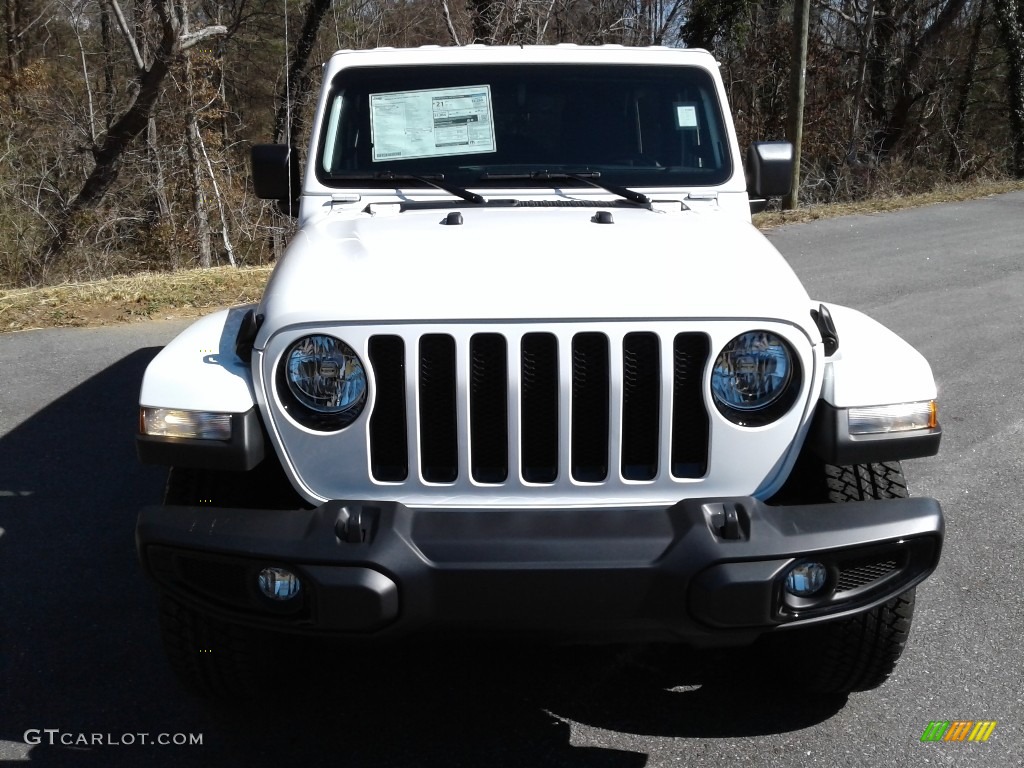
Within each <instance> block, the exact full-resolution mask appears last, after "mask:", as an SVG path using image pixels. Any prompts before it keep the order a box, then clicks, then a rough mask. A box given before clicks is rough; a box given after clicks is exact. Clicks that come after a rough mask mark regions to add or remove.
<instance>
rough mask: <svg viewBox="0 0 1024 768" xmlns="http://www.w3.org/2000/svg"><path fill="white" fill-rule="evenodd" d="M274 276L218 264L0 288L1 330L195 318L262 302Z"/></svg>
mask: <svg viewBox="0 0 1024 768" xmlns="http://www.w3.org/2000/svg"><path fill="white" fill-rule="evenodd" d="M269 275H270V267H253V268H242V269H235V268H233V267H217V268H214V269H196V270H185V271H181V272H163V273H160V272H157V273H142V274H138V275H132V276H129V277H115V278H110V279H108V280H97V281H95V282H91V283H75V284H65V285H54V286H49V287H45V288H24V289H17V290H10V291H0V332H2V331H23V330H28V329H30V328H56V327H63V326H76V327H77V326H93V325H111V324H114V323H125V322H131V321H133V320H148V319H150V318H170V317H194V316H197V315H201V314H205V313H207V312H209V311H210V310H212V309H215V308H218V307H226V306H231V305H233V304H245V303H247V302H252V301H258V300H259V298H260V296H261V295H262V294H263V287H264V285H266V282H267V278H268V277H269Z"/></svg>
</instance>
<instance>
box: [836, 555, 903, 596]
mask: <svg viewBox="0 0 1024 768" xmlns="http://www.w3.org/2000/svg"><path fill="white" fill-rule="evenodd" d="M898 567H899V563H897V562H896V561H895V560H879V561H876V562H872V563H861V564H860V565H856V566H852V567H843V568H842V569H841V570H840V571H839V578H838V579H836V592H849V591H850V590H852V589H859V588H860V587H863V586H866V585H868V584H870V583H872V582H874V581H878V580H879V579H881V578H884V577H886V576H888V575H889V574H890V573H892V572H893V571H895V570H896V569H897V568H898Z"/></svg>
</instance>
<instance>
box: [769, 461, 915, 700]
mask: <svg viewBox="0 0 1024 768" xmlns="http://www.w3.org/2000/svg"><path fill="white" fill-rule="evenodd" d="M908 496H909V492H908V489H907V481H906V479H905V477H904V475H903V469H902V466H901V464H900V462H898V461H892V462H877V463H872V464H855V465H851V466H836V465H832V464H822V463H820V462H813V461H810V460H807V459H805V460H803V461H802V462H801V463H800V464H799V465H798V467H797V468H796V470H795V471H794V474H793V476H792V477H791V478H790V482H788V483H787V485H786V487H785V489H784V492H783V493H780V495H779V499H780V501H781V502H782V503H796V504H799V503H804V504H807V503H821V502H822V501H829V502H832V503H836V504H842V503H845V502H848V501H864V500H869V499H897V498H899V499H902V498H907V497H908ZM914 601H915V590H913V589H910V590H907V591H906V592H904V593H903V594H901V595H897V596H896V597H894V598H892V599H891V600H889V601H887V602H885V603H883V604H882V605H879V606H877V607H875V608H873V609H871V610H869V611H866V612H864V613H860V614H858V615H856V616H852V617H850V618H847V619H838V620H835V621H829V622H825V623H822V624H818V625H815V626H811V627H806V628H802V629H793V630H789V631H786V632H781V633H779V634H777V635H773V636H770V637H767V638H765V640H766V641H768V645H769V648H770V649H772V652H773V654H774V655H775V658H779V657H782V658H783V659H785V664H784V665H783V669H785V670H786V672H785V673H784V674H785V675H788V676H789V677H788V678H787V680H788V682H790V683H795V684H796V685H797V686H798V687H803V688H809V689H811V690H813V691H816V692H819V693H850V692H853V691H867V690H871V689H873V688H877V687H878V686H880V685H881V684H882V683H884V682H885V681H886V679H887V678H888V677H889V676H890V675H891V674H892V672H893V670H894V669H895V667H896V663H897V661H898V660H899V658H900V656H901V655H902V653H903V649H904V648H905V647H906V644H907V640H908V639H909V637H910V625H911V622H912V619H913V615H914ZM780 671H781V670H780Z"/></svg>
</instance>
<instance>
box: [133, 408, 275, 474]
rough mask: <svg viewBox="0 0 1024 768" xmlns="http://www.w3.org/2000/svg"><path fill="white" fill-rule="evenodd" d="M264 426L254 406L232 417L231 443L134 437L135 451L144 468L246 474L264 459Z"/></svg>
mask: <svg viewBox="0 0 1024 768" xmlns="http://www.w3.org/2000/svg"><path fill="white" fill-rule="evenodd" d="M264 446H265V443H264V437H263V425H262V422H261V421H260V416H259V410H258V409H257V408H256V406H253V407H252V408H250V409H249V410H248V411H246V412H245V413H233V414H231V439H230V440H197V439H190V438H180V437H161V436H157V435H144V434H142V433H141V432H140V433H137V434H136V435H135V448H136V451H137V453H138V456H139V461H141V462H142V463H143V464H162V465H164V466H169V467H194V468H196V469H213V470H234V471H239V472H248V471H249V470H250V469H252V468H253V467H255V466H256V465H257V464H259V463H260V462H261V461H263V457H264V456H265V451H266V449H265V447H264Z"/></svg>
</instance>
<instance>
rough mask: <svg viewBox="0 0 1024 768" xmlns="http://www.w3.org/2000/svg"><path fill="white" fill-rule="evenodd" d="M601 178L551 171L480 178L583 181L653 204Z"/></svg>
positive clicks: (595, 173) (633, 200)
mask: <svg viewBox="0 0 1024 768" xmlns="http://www.w3.org/2000/svg"><path fill="white" fill-rule="evenodd" d="M600 178H601V172H600V171H580V172H579V173H551V172H550V171H531V172H530V173H485V174H484V175H483V176H481V177H480V179H481V180H489V181H515V180H517V179H530V180H537V181H547V180H557V179H573V180H575V181H582V182H583V183H584V184H590V185H591V186H594V187H599V188H600V189H603V190H604V191H605V192H611V193H612V194H613V195H618V196H619V197H621V198H624V199H626V200H629V201H630V202H631V203H636V204H637V205H650V204H651V199H650V198H649V197H648V196H647V195H644V194H641V193H640V192H634V191H633V190H632V189H629V188H627V187H620V186H619V185H618V184H609V183H608V182H606V181H595V179H600Z"/></svg>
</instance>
